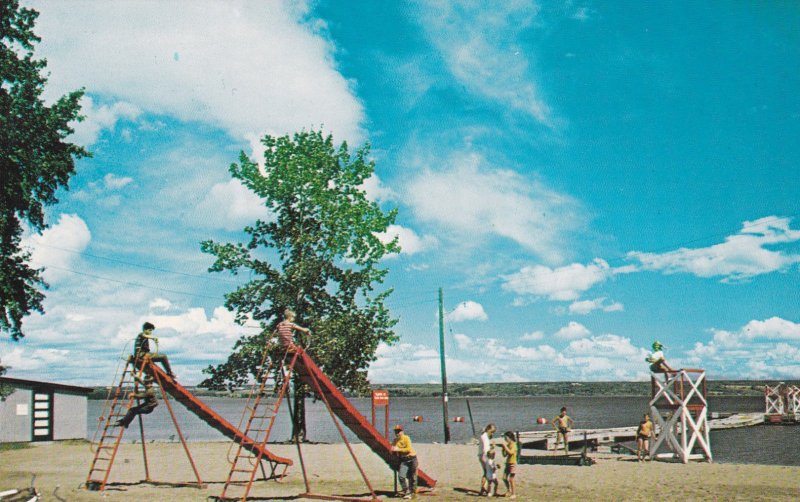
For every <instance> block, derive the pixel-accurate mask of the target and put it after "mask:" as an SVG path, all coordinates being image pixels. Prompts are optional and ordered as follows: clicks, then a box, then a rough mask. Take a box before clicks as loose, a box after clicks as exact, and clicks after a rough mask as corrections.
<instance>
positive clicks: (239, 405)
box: [88, 396, 800, 465]
mask: <svg viewBox="0 0 800 502" xmlns="http://www.w3.org/2000/svg"><path fill="white" fill-rule="evenodd" d="M203 401H204V402H205V403H206V404H207V405H208V406H210V407H211V408H213V409H214V410H215V411H216V412H217V413H219V414H220V415H222V416H223V417H225V419H226V420H228V421H229V422H231V423H232V424H234V425H237V424H238V423H239V420H240V418H241V414H242V409H243V408H244V402H245V401H244V400H243V399H231V398H214V397H210V398H206V399H204V400H203ZM352 403H353V405H354V406H355V407H356V408H357V409H358V410H359V411H361V413H362V414H364V416H366V417H367V418H368V419H370V417H371V408H370V400H369V399H368V398H367V399H353V400H352ZM469 403H470V407H471V409H472V418H473V420H474V423H475V428H476V430H478V431H480V430H481V428H482V427H483V426H484V425H485V424H487V423H489V422H494V423H495V424H497V428H498V430H499V431H500V432H503V431H506V430H511V431H521V430H524V431H531V430H548V429H550V427H551V426H550V425H537V424H536V418H537V417H545V418H547V419H548V420H550V419H552V418H553V417H554V416H555V415H556V414H558V410H559V409H560V408H561V407H562V406H566V407H567V408H568V413H569V415H570V416H571V417H572V418H573V419H574V420H575V427H576V428H605V427H624V426H631V425H636V424H638V423H639V420H640V419H641V416H642V414H643V413H645V412H646V411H647V404H648V398H646V397H475V398H469ZM170 404H172V407H173V410H174V411H175V415H176V417H177V420H178V423H179V425H180V427H181V432H182V433H183V434H184V437H185V438H186V439H187V440H188V441H224V440H226V438H225V437H224V436H222V434H220V433H219V432H217V431H216V430H214V429H212V428H211V427H209V426H208V425H206V424H205V423H204V422H203V421H201V420H200V419H198V418H197V417H196V416H195V415H193V414H192V413H191V412H189V411H188V410H186V409H185V408H184V407H183V406H182V405H181V404H179V403H177V402H175V401H174V400H171V401H170ZM103 405H104V402H103V401H89V431H88V437H89V438H92V437H93V435H94V432H95V427H96V426H97V423H98V420H97V417H99V416H100V413H101V412H102V409H103ZM709 408H710V411H711V412H763V411H764V398H763V397H760V396H752V397H712V398H710V399H709ZM389 411H390V419H389V422H390V424H395V423H402V424H403V425H404V427H405V429H406V432H407V433H408V435H409V436H410V437H411V438H412V440H413V441H415V442H419V443H431V442H442V441H443V439H444V432H443V429H444V426H443V424H442V411H441V399H439V398H392V399H391V403H390V407H389ZM448 411H449V414H450V419H451V420H452V419H453V417H455V416H463V417H464V422H463V423H453V422H451V423H450V433H451V441H452V442H454V443H467V442H469V441H470V439H471V438H472V437H473V433H472V427H471V426H470V419H469V413H468V410H467V401H466V399H464V398H451V399H450V402H449V405H448ZM415 415H420V416H422V417H423V421H422V422H414V421H413V420H412V417H413V416H415ZM144 420H145V434H146V438H147V440H148V441H150V440H157V441H169V440H177V436H176V435H175V427H174V426H173V424H172V420H171V419H170V416H169V413H168V411H167V407H166V406H164V404H163V402H162V401H160V405H159V407H158V408H156V410H155V411H154V412H153V413H152V414H150V415H145V416H144ZM306 420H307V428H308V439H309V440H311V441H317V442H325V443H334V442H341V437H340V436H339V433H338V430H337V428H336V426H335V425H334V424H333V423H332V421H331V418H330V415H329V414H328V411H327V409H326V408H325V405H324V404H323V403H322V402H316V403H315V402H312V401H311V400H309V401H308V403H307V405H306ZM383 423H384V421H383V410H382V409H381V410H379V413H378V417H377V425H378V429H379V430H383ZM136 424H137V422H136V421H134V423H133V425H132V426H131V428H130V429H128V432H127V434H126V435H125V439H126V440H134V439H138V438H139V433H138V426H136ZM290 431H291V423H290V420H289V413H288V408H287V407H286V406H285V404H284V405H283V406H282V407H281V412H280V414H279V416H278V419H277V422H276V424H275V427H274V428H273V432H272V435H271V437H270V440H271V441H284V440H286V439H288V438H289V436H290ZM347 437H348V440H352V441H358V439H357V438H356V437H355V436H354V435H353V434H352V433H351V432H350V431H347ZM797 445H800V425H798V426H773V425H769V426H767V425H765V426H755V427H745V428H740V429H729V430H720V431H712V432H711V451H712V454H713V455H714V461H715V462H725V463H758V464H777V465H800V453H799V452H798V450H797Z"/></svg>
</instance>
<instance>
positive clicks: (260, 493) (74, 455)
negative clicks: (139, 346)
mask: <svg viewBox="0 0 800 502" xmlns="http://www.w3.org/2000/svg"><path fill="white" fill-rule="evenodd" d="M415 447H416V448H417V452H418V456H419V459H420V468H421V469H423V470H424V471H425V472H426V473H428V474H429V475H431V476H433V477H434V478H435V479H437V481H438V484H437V486H436V489H435V490H434V492H433V493H432V494H431V495H430V496H420V499H422V500H424V499H430V500H437V499H438V500H478V499H479V497H477V495H476V494H475V490H476V489H477V487H478V484H479V479H480V470H479V467H478V462H477V460H476V455H475V454H476V448H475V446H473V445H454V444H451V445H441V444H417V445H415ZM147 448H148V453H149V455H148V458H149V461H150V472H151V478H152V479H153V480H156V481H168V482H186V481H192V480H193V479H194V476H193V474H192V470H191V468H190V466H189V464H188V461H187V459H186V456H185V454H184V451H183V448H182V447H181V445H180V444H179V443H152V444H148V445H147ZM228 449H229V443H222V442H207V443H191V444H190V450H191V452H192V455H193V458H194V460H195V462H196V465H197V469H198V471H199V473H200V475H201V478H202V480H203V481H204V482H205V483H207V487H206V488H202V489H198V488H189V487H171V486H155V485H152V484H143V483H137V481H139V480H141V479H143V478H144V469H143V462H142V454H141V446H139V445H132V444H126V445H123V446H122V447H121V448H120V451H119V453H118V456H117V459H116V462H115V464H114V468H113V471H112V476H111V479H112V482H116V483H118V484H114V485H112V486H110V487H109V489H107V490H106V492H105V497H103V496H102V495H101V494H100V493H98V492H91V491H87V490H85V489H83V488H82V483H83V482H84V481H85V478H86V474H87V473H88V469H89V465H90V462H91V460H92V456H93V455H92V452H91V451H90V448H89V444H88V443H87V442H58V443H48V444H41V445H36V446H32V447H31V448H27V449H21V450H9V451H3V452H1V453H0V480H2V481H1V482H0V490H3V489H7V488H12V487H22V486H26V485H27V484H28V483H29V482H30V479H31V473H36V474H37V478H36V486H37V488H38V489H39V491H40V492H41V493H42V494H43V495H44V498H43V500H59V497H60V499H63V500H68V501H70V502H71V501H99V500H102V499H103V498H105V499H106V500H169V501H171V502H180V501H201V500H206V499H207V498H208V497H215V496H218V495H219V494H220V492H221V490H222V485H223V482H224V480H225V477H226V476H227V473H228V463H227V460H226V458H227V454H228ZM354 449H355V452H356V454H357V455H358V458H359V461H360V462H361V464H362V465H363V466H364V468H365V471H366V473H367V476H368V478H369V480H370V482H371V483H372V485H373V488H374V489H375V490H376V492H377V493H378V495H379V497H381V498H391V496H392V490H393V476H392V472H391V471H390V470H389V468H388V467H387V466H386V464H384V463H383V462H382V461H381V460H380V459H379V458H378V457H377V456H376V455H374V454H373V453H372V452H371V451H369V449H367V448H366V447H364V446H363V445H360V444H359V445H354ZM271 450H273V451H274V452H275V453H277V454H279V455H284V456H288V457H290V458H292V459H293V460H295V462H296V461H297V449H296V448H295V447H294V446H291V445H272V446H271ZM303 456H304V459H305V462H306V466H307V468H308V472H309V476H310V483H311V489H312V491H313V492H315V493H320V494H327V495H332V494H336V495H354V494H366V493H367V490H366V488H365V485H364V482H363V481H362V479H361V476H360V475H359V473H358V470H357V469H356V468H355V466H354V464H353V463H352V461H351V460H350V456H349V454H348V452H347V449H346V447H345V446H344V445H341V444H316V445H307V446H304V447H303ZM594 457H595V458H596V460H597V463H596V464H595V465H593V466H590V467H567V466H535V465H520V466H519V470H518V475H517V480H518V481H517V486H518V494H519V497H518V499H520V500H548V499H555V498H559V499H561V500H590V501H594V500H642V501H644V500H648V501H649V500H668V499H670V500H748V501H749V500H796V499H797V497H798V481H797V480H798V479H800V467H784V466H765V465H737V464H708V463H692V464H688V465H683V464H669V463H662V462H645V463H638V462H636V461H635V459H633V458H631V457H627V456H624V457H623V456H612V455H604V456H600V455H594ZM56 487H58V490H57V492H55V494H56V495H57V496H54V491H55V490H56ZM304 491H305V487H304V484H303V479H302V474H301V471H300V469H299V464H298V463H297V462H296V463H295V466H293V467H290V468H289V474H288V475H287V476H286V478H285V479H284V481H283V482H280V483H278V482H275V481H260V482H258V483H257V484H256V485H255V488H254V489H253V491H252V492H251V493H252V496H253V497H257V499H262V500H305V499H303V498H300V497H299V496H298V495H299V494H301V493H303V492H304ZM503 491H504V489H503V487H502V482H501V489H500V492H501V493H502V492H503Z"/></svg>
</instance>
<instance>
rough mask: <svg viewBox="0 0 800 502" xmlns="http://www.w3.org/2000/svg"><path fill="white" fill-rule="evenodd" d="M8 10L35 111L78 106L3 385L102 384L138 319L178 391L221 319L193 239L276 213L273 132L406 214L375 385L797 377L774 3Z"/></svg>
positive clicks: (788, 39) (783, 59)
mask: <svg viewBox="0 0 800 502" xmlns="http://www.w3.org/2000/svg"><path fill="white" fill-rule="evenodd" d="M493 4H495V5H490V3H482V2H469V3H458V4H452V3H448V2H434V1H431V2H413V3H401V2H311V3H309V4H301V3H280V2H253V3H239V2H230V3H204V2H194V3H192V4H187V3H185V2H184V3H169V2H166V3H165V2H157V3H156V2H153V3H150V4H144V5H146V6H147V7H146V8H143V7H142V5H143V4H142V3H141V2H136V3H123V2H114V3H113V4H108V3H105V2H68V3H67V2H28V3H27V5H30V6H33V7H35V8H36V9H37V10H39V11H40V12H41V17H40V19H39V22H38V25H37V32H38V33H39V34H40V35H41V36H42V37H43V42H42V43H41V44H40V45H39V47H38V50H37V54H38V55H40V56H44V57H46V58H47V59H48V69H49V71H50V88H49V92H50V93H51V95H52V96H55V95H59V94H62V93H64V92H66V91H68V90H71V89H74V88H77V87H85V88H86V90H87V96H86V99H85V100H84V112H85V115H86V120H85V121H84V122H83V123H81V124H79V125H78V127H77V130H76V133H75V138H74V139H75V140H76V141H78V142H81V143H82V144H85V145H87V146H88V147H89V148H90V149H91V150H92V151H93V152H94V157H93V158H92V159H86V160H82V161H80V162H79V163H78V166H77V175H76V176H75V177H74V178H73V180H72V182H71V188H70V190H69V191H68V192H63V193H62V194H61V203H60V204H58V205H57V206H54V207H52V208H50V209H49V210H48V221H49V222H50V224H51V225H52V226H51V228H50V229H49V230H47V231H46V232H45V233H44V235H41V236H34V235H29V236H28V237H27V238H26V244H27V245H28V246H30V248H31V249H32V251H33V253H34V257H35V259H36V263H37V264H40V265H42V266H45V267H47V272H46V273H45V277H46V278H47V280H48V281H49V282H50V284H51V289H50V290H49V292H48V297H47V300H46V301H45V308H46V311H47V313H46V314H45V315H42V316H40V315H34V316H31V317H30V318H29V319H27V322H26V332H27V335H28V336H27V337H26V338H25V339H24V340H23V341H22V342H20V343H11V342H7V341H3V342H0V358H1V359H2V361H3V363H4V364H6V365H9V366H11V367H12V370H11V372H10V373H9V374H10V375H11V376H16V377H18V378H32V379H45V380H56V381H64V382H71V383H77V384H104V383H108V382H109V381H110V379H111V377H112V376H113V374H114V369H115V368H116V366H117V364H118V363H119V360H120V356H121V354H122V353H123V352H124V351H125V350H126V348H128V349H129V346H127V345H126V344H128V343H129V342H130V340H131V339H132V338H133V337H134V336H135V335H136V333H137V332H138V331H139V327H140V326H141V324H142V322H144V321H145V320H150V321H152V322H153V323H154V324H156V326H157V327H158V330H157V334H158V335H159V337H160V339H161V348H162V349H163V350H164V351H165V352H167V353H168V354H169V355H170V357H171V360H172V361H174V363H173V364H174V366H175V367H176V372H177V374H178V375H179V378H180V379H181V380H182V381H184V382H186V383H196V382H198V381H199V380H200V379H201V378H202V375H201V373H200V370H201V369H202V368H203V367H205V366H207V365H208V364H215V363H219V362H221V361H223V360H224V358H225V356H226V354H227V353H228V351H229V350H230V347H231V346H232V345H233V343H234V341H235V340H236V338H237V337H238V336H241V335H242V334H243V333H248V332H252V330H254V329H257V328H255V327H253V326H244V327H241V326H237V325H235V324H234V323H233V321H232V319H233V316H232V315H231V313H229V312H227V311H226V310H225V309H224V307H222V305H223V302H224V300H223V295H224V294H225V293H226V292H229V291H231V290H232V289H233V288H235V287H236V285H237V284H239V283H240V279H237V278H235V277H231V276H227V275H220V274H214V275H212V274H209V273H207V272H206V269H207V268H208V266H209V265H210V263H211V258H210V257H209V256H208V255H204V254H202V253H201V252H200V251H199V242H200V241H202V240H205V239H209V238H213V239H216V240H237V239H241V238H242V236H243V234H242V233H241V228H243V227H244V226H245V225H247V224H249V223H251V222H253V221H254V220H255V219H256V218H259V217H262V218H264V217H269V215H268V214H267V213H266V212H265V210H264V209H263V208H262V207H261V206H260V205H259V201H258V199H257V198H255V197H254V196H253V195H252V194H250V193H248V192H247V190H246V189H244V188H242V186H241V185H239V184H238V183H236V182H234V181H232V180H231V179H230V176H229V174H228V171H227V168H228V165H229V164H230V163H231V162H233V161H235V160H236V158H237V155H238V152H239V151H245V152H246V153H248V154H253V155H255V156H256V157H257V155H258V152H257V151H255V152H254V150H253V148H254V145H256V144H257V139H258V138H259V137H260V136H261V135H263V134H264V133H271V134H283V133H287V132H293V131H296V130H299V129H302V128H306V129H308V128H312V127H313V128H317V127H322V128H323V129H324V130H326V131H329V132H331V133H332V134H333V135H334V137H335V138H336V139H337V141H342V140H346V141H347V142H348V143H349V144H350V145H351V146H355V145H359V144H362V143H364V142H366V141H369V142H370V143H371V144H372V148H373V156H374V159H375V161H376V163H377V172H376V177H375V178H373V179H372V180H370V182H369V184H368V185H367V186H366V187H365V188H366V190H367V191H368V193H369V194H370V196H371V197H372V198H373V199H374V200H376V201H377V202H379V203H380V204H381V205H382V207H384V208H386V209H389V208H392V207H397V208H398V209H399V216H398V219H397V225H396V226H395V227H393V228H392V235H399V237H400V243H401V245H402V246H403V252H402V253H401V255H400V256H397V257H394V258H391V259H387V260H386V262H385V265H386V266H387V267H388V268H389V269H390V270H391V272H390V274H389V278H388V280H387V286H391V287H394V288H395V293H394V295H393V296H392V299H391V300H390V307H391V309H392V312H393V313H394V314H395V316H397V317H398V318H399V319H400V322H399V324H398V325H397V329H396V331H397V333H398V334H399V335H400V337H401V339H400V342H399V343H398V344H396V345H395V346H392V347H385V346H382V347H380V349H379V352H378V355H379V359H378V360H377V361H376V362H375V363H374V364H373V366H372V367H371V369H370V377H371V379H372V380H373V381H374V382H378V383H380V382H433V381H437V380H438V372H439V362H438V339H437V336H438V333H437V330H438V325H437V313H436V310H437V290H438V288H439V287H442V288H443V289H444V298H445V308H446V310H447V312H448V313H447V324H446V344H447V347H448V376H449V377H450V379H451V380H452V381H461V382H467V381H525V380H633V379H644V378H646V377H647V366H646V363H645V362H644V358H645V356H646V354H647V351H648V348H649V345H650V343H651V342H652V341H653V340H654V339H658V340H660V341H662V342H663V343H664V344H665V345H666V346H667V349H666V354H667V357H668V360H669V361H670V362H671V364H672V365H673V366H679V367H680V366H683V367H702V368H706V369H707V370H708V373H709V376H710V377H712V378H713V377H716V378H722V377H725V378H768V379H784V380H785V379H797V378H800V363H798V361H799V360H800V358H798V356H800V302H798V291H799V289H798V285H800V284H799V281H798V277H799V276H800V265H798V264H799V263H800V214H798V213H800V211H798V203H797V197H798V195H800V176H798V175H797V161H798V159H800V146H798V142H797V138H798V133H800V94H798V92H797V89H800V71H798V70H800V33H798V31H797V30H796V26H797V22H798V20H800V11H799V10H798V8H797V7H796V6H793V5H792V4H791V3H784V4H780V3H777V2H775V3H770V4H765V5H750V4H744V3H734V4H731V3H715V2H708V3H704V4H697V3H695V2H685V3H683V2H673V3H663V4H646V5H645V4H641V3H640V2H614V3H612V4H608V3H595V2H574V1H567V2H547V3H544V2H542V3H536V2H530V1H515V2H501V3H493Z"/></svg>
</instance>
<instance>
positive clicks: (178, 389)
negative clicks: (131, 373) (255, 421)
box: [145, 362, 293, 465]
mask: <svg viewBox="0 0 800 502" xmlns="http://www.w3.org/2000/svg"><path fill="white" fill-rule="evenodd" d="M145 372H147V373H150V374H152V375H153V377H155V378H156V381H158V382H160V383H161V388H162V389H164V390H165V391H166V392H167V393H169V395H170V396H172V397H173V398H174V399H175V400H176V401H178V402H179V403H181V404H182V405H184V406H185V407H186V409H187V410H189V411H191V412H192V413H194V414H195V415H197V416H198V417H199V418H200V420H202V421H203V422H205V423H207V424H208V425H210V426H211V427H213V428H214V429H216V430H218V431H220V432H221V433H222V434H223V435H224V436H225V437H227V438H228V439H232V440H234V441H236V442H237V443H240V444H241V445H242V447H243V448H245V449H247V450H248V451H250V452H251V453H253V454H254V455H257V454H258V453H259V451H260V452H261V455H262V458H264V459H265V460H268V461H270V462H274V463H276V464H285V465H292V463H293V462H292V459H290V458H283V457H279V456H277V455H275V454H273V453H272V452H270V451H269V450H267V449H266V448H263V447H262V446H261V445H258V444H254V442H253V440H252V439H251V438H250V437H248V436H245V435H244V434H243V433H242V431H240V430H239V429H237V428H236V427H234V426H233V425H231V423H230V422H228V421H227V420H225V419H224V418H222V417H221V416H220V415H218V414H217V413H216V412H214V410H212V409H211V408H209V407H208V406H206V404H205V403H203V401H201V400H200V399H198V398H197V397H196V396H195V395H194V394H192V393H191V392H189V391H188V390H186V388H185V387H183V386H182V385H180V384H179V383H177V382H176V381H175V380H173V379H172V378H170V377H168V376H167V374H166V373H165V372H164V370H162V369H161V368H159V367H158V366H156V365H155V364H154V363H152V362H149V363H148V364H147V366H146V367H145Z"/></svg>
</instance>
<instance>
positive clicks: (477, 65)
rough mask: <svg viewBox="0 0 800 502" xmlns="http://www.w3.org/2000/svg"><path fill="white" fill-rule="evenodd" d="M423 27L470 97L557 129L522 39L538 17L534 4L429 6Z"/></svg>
mask: <svg viewBox="0 0 800 502" xmlns="http://www.w3.org/2000/svg"><path fill="white" fill-rule="evenodd" d="M426 7H427V8H423V9H422V16H421V22H420V24H421V26H422V27H423V29H424V30H425V31H426V33H427V35H428V38H429V39H430V40H431V43H433V45H434V46H435V47H436V48H437V49H438V50H439V51H440V52H441V54H442V57H443V59H444V63H445V64H446V65H447V68H449V70H450V72H451V73H452V75H453V76H454V77H455V78H456V79H457V80H458V82H459V83H460V84H461V85H462V86H464V88H466V89H467V90H468V91H469V92H471V93H473V94H475V95H477V96H480V97H483V98H486V99H489V100H492V101H495V102H498V103H500V104H502V105H504V106H507V107H509V108H511V109H513V110H516V111H519V112H522V113H525V114H527V115H530V116H531V117H533V118H535V119H536V120H538V121H539V122H540V123H542V124H545V125H548V126H550V125H552V123H553V120H552V117H551V112H550V108H549V107H548V105H547V103H545V101H544V99H543V98H542V96H541V91H540V90H539V88H538V86H537V84H536V81H535V78H534V76H533V72H532V71H531V69H530V58H529V57H528V56H526V54H525V50H524V48H523V47H521V46H520V43H519V40H518V39H519V37H520V35H521V34H522V32H524V31H525V30H527V29H529V28H530V27H531V26H532V25H533V23H534V21H535V19H536V16H537V14H538V12H539V7H538V6H537V5H536V3H535V2H533V1H528V0H520V1H516V2H503V3H487V4H484V3H481V2H472V3H459V4H454V3H452V2H447V1H429V2H427V5H426Z"/></svg>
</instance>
